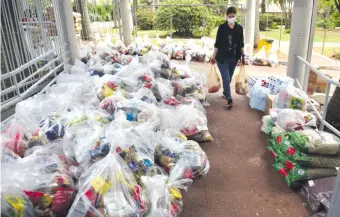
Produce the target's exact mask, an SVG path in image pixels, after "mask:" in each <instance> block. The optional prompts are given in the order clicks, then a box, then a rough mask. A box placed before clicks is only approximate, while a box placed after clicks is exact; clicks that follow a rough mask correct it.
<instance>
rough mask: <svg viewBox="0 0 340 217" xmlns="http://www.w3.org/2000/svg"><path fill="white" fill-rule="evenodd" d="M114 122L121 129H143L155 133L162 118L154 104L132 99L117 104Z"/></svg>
mask: <svg viewBox="0 0 340 217" xmlns="http://www.w3.org/2000/svg"><path fill="white" fill-rule="evenodd" d="M114 110H115V113H114V121H112V124H115V125H116V126H117V127H119V128H122V129H124V128H132V127H134V128H141V129H149V130H151V131H155V130H157V129H158V127H159V125H160V123H161V116H160V114H159V110H158V108H157V107H156V106H155V105H154V104H150V103H147V102H143V101H141V100H136V99H130V100H123V101H119V102H116V103H115V109H114Z"/></svg>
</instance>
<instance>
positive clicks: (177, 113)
mask: <svg viewBox="0 0 340 217" xmlns="http://www.w3.org/2000/svg"><path fill="white" fill-rule="evenodd" d="M160 112H161V117H162V122H161V125H160V130H166V129H176V130H179V131H181V132H182V133H183V134H185V135H186V136H187V137H188V138H189V139H192V140H194V141H197V142H209V141H212V136H211V135H210V133H209V131H208V126H207V117H206V116H205V114H204V113H202V112H201V111H200V110H198V109H196V108H193V107H191V106H189V105H180V106H178V107H177V108H176V109H161V111H160Z"/></svg>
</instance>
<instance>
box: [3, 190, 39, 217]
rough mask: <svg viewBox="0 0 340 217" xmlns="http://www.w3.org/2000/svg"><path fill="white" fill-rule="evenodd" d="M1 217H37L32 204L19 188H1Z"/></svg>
mask: <svg viewBox="0 0 340 217" xmlns="http://www.w3.org/2000/svg"><path fill="white" fill-rule="evenodd" d="M1 216H20V217H35V216H36V215H35V213H34V208H33V205H32V202H31V201H30V200H29V199H28V196H27V195H26V194H25V193H24V192H23V191H22V190H21V189H19V188H14V187H11V186H1Z"/></svg>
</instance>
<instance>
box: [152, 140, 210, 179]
mask: <svg viewBox="0 0 340 217" xmlns="http://www.w3.org/2000/svg"><path fill="white" fill-rule="evenodd" d="M155 160H156V162H157V163H158V164H159V165H160V166H162V167H163V168H164V170H165V171H166V172H168V173H169V176H170V179H171V180H181V179H196V178H198V177H200V176H203V175H206V174H207V173H208V171H209V168H210V164H209V161H208V158H207V156H206V154H205V152H204V151H203V150H202V149H201V147H200V146H199V144H198V143H196V142H194V141H190V140H189V141H181V139H180V138H178V139H177V140H176V139H175V138H174V137H171V136H167V135H166V134H160V135H159V144H158V145H157V146H156V152H155Z"/></svg>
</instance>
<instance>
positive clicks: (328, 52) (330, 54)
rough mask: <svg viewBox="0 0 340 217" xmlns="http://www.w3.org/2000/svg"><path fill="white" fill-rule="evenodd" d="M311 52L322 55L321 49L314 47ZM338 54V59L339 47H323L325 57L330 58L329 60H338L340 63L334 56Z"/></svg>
mask: <svg viewBox="0 0 340 217" xmlns="http://www.w3.org/2000/svg"><path fill="white" fill-rule="evenodd" d="M313 51H315V52H318V53H322V47H314V48H313ZM336 53H338V57H340V55H339V54H340V47H335V48H334V47H333V48H332V47H325V49H324V54H323V55H325V56H327V57H329V58H331V59H335V60H339V61H340V58H338V59H337V58H335V56H334V55H335V54H336Z"/></svg>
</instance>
